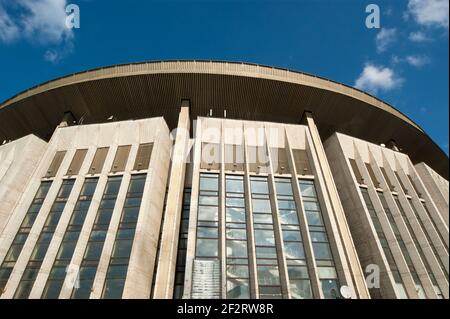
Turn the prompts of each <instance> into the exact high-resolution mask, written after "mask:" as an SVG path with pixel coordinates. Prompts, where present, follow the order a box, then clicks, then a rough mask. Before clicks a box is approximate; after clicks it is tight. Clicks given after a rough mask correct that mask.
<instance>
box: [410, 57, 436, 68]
mask: <svg viewBox="0 0 450 319" xmlns="http://www.w3.org/2000/svg"><path fill="white" fill-rule="evenodd" d="M405 61H406V62H407V63H408V64H410V65H412V66H415V67H421V66H424V65H425V64H428V63H430V62H431V61H430V58H429V57H427V56H425V55H408V56H407V57H406V58H405Z"/></svg>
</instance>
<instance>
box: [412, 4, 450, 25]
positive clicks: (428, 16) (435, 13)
mask: <svg viewBox="0 0 450 319" xmlns="http://www.w3.org/2000/svg"><path fill="white" fill-rule="evenodd" d="M448 10H449V1H448V0H409V2H408V14H410V15H411V16H413V17H414V20H415V21H416V22H417V23H419V24H421V25H425V26H437V27H443V28H447V29H448V15H449V13H448Z"/></svg>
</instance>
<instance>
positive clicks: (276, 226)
mask: <svg viewBox="0 0 450 319" xmlns="http://www.w3.org/2000/svg"><path fill="white" fill-rule="evenodd" d="M283 131H284V128H283ZM283 134H284V133H283ZM264 144H265V145H264V146H265V151H266V152H267V154H268V158H269V172H268V173H269V176H268V179H267V182H268V185H269V193H270V204H271V207H272V217H273V230H274V233H275V245H276V248H277V255H278V268H279V272H280V284H281V293H282V294H283V299H291V292H290V289H289V276H288V269H287V262H286V254H285V250H284V242H283V232H282V230H281V221H280V211H279V209H278V199H277V190H276V186H275V177H274V166H273V163H274V160H273V159H272V154H271V152H270V146H269V139H268V134H267V130H266V128H265V129H264Z"/></svg>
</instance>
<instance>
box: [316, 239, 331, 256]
mask: <svg viewBox="0 0 450 319" xmlns="http://www.w3.org/2000/svg"><path fill="white" fill-rule="evenodd" d="M312 245H313V250H314V255H315V256H316V259H332V256H331V251H330V246H329V245H328V244H327V243H313V244H312Z"/></svg>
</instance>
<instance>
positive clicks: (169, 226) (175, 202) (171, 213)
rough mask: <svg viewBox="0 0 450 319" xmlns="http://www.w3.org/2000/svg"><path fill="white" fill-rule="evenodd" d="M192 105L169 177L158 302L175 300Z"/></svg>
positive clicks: (182, 119) (184, 110)
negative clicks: (174, 290)
mask: <svg viewBox="0 0 450 319" xmlns="http://www.w3.org/2000/svg"><path fill="white" fill-rule="evenodd" d="M189 129H190V119H189V101H187V100H184V101H182V104H181V110H180V115H179V117H178V127H177V133H176V137H175V144H174V147H173V154H172V168H171V172H170V176H169V189H168V192H167V205H166V210H165V212H164V214H165V219H164V225H163V231H162V234H161V247H160V252H159V260H158V271H157V272H156V279H155V288H154V298H155V299H171V298H172V296H173V288H174V280H175V269H176V263H177V250H178V235H179V232H180V220H181V211H182V209H183V189H184V179H185V175H186V174H185V172H186V160H185V155H186V154H188V150H189Z"/></svg>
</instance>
